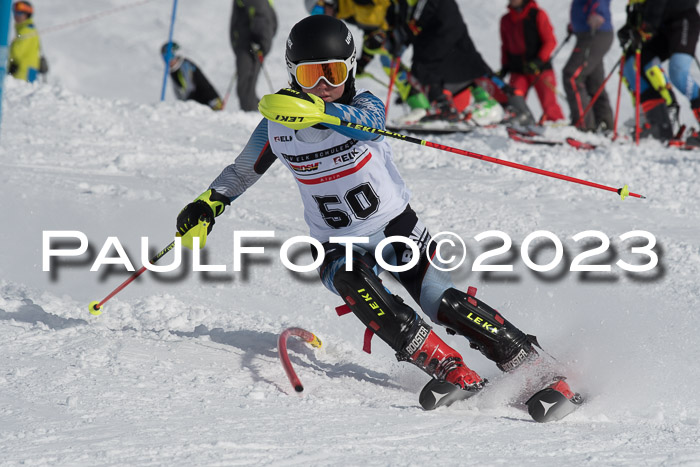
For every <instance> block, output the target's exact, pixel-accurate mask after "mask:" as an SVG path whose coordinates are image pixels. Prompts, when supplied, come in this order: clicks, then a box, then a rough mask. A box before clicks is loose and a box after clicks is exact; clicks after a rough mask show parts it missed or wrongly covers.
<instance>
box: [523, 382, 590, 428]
mask: <svg viewBox="0 0 700 467" xmlns="http://www.w3.org/2000/svg"><path fill="white" fill-rule="evenodd" d="M565 379H566V378H564V377H562V376H559V377H557V378H555V381H554V382H553V383H552V384H550V385H549V386H547V387H546V388H544V389H542V390H540V391H537V392H536V393H535V394H533V395H532V397H530V398H529V399H528V400H527V402H526V404H527V411H528V413H529V414H530V416H531V417H532V419H533V420H535V421H536V422H540V423H546V422H554V421H557V420H561V419H562V418H564V417H566V416H567V415H569V414H570V413H572V412H573V411H574V410H576V409H577V408H579V406H580V405H581V404H583V397H582V396H581V394H579V393H577V392H573V391H572V390H571V388H570V387H569V384H568V383H567V382H566V381H565Z"/></svg>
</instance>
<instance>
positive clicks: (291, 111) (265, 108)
mask: <svg viewBox="0 0 700 467" xmlns="http://www.w3.org/2000/svg"><path fill="white" fill-rule="evenodd" d="M299 94H301V93H300V92H299V91H295V90H293V89H285V90H282V91H280V92H278V93H276V94H268V95H266V96H263V98H262V99H260V103H259V104H258V110H260V113H261V114H263V116H264V117H265V118H267V119H269V120H271V121H277V122H280V123H281V124H282V125H284V126H286V127H288V128H292V129H301V128H307V127H309V126H312V125H315V124H318V123H323V124H328V125H337V126H344V127H346V128H350V129H353V130H359V131H364V132H367V133H372V134H377V135H382V136H387V137H389V138H395V139H399V140H401V141H407V142H409V143H413V144H419V145H421V146H429V147H431V148H435V149H440V150H443V151H447V152H453V153H455V154H460V155H462V156H467V157H472V158H474V159H479V160H483V161H486V162H492V163H494V164H500V165H505V166H507V167H512V168H515V169H520V170H524V171H526V172H532V173H536V174H540V175H546V176H547V177H552V178H558V179H560V180H566V181H568V182H573V183H578V184H581V185H587V186H590V187H593V188H598V189H600V190H606V191H612V192H615V193H617V194H619V195H620V197H621V198H622V199H623V200H624V199H625V198H626V197H627V196H632V197H635V198H644V196H642V195H640V194H637V193H630V191H629V188H628V187H627V185H625V186H623V187H622V188H613V187H609V186H605V185H601V184H599V183H593V182H589V181H587V180H581V179H579V178H574V177H569V176H568V175H562V174H558V173H556V172H550V171H548V170H542V169H538V168H535V167H530V166H527V165H523V164H518V163H516V162H510V161H507V160H502V159H496V158H494V157H489V156H485V155H483V154H478V153H475V152H471V151H465V150H463V149H457V148H453V147H450V146H445V145H443V144H437V143H431V142H430V141H426V140H424V139H418V138H414V137H412V136H407V135H402V134H400V133H394V132H393V131H388V130H384V129H381V128H373V127H370V126H365V125H362V124H361V123H351V122H348V121H345V120H341V119H340V118H338V117H336V116H333V115H328V114H327V113H324V112H323V111H322V110H319V107H318V105H317V104H316V102H314V101H313V100H312V99H300V98H298V95H299ZM317 99H318V98H317Z"/></svg>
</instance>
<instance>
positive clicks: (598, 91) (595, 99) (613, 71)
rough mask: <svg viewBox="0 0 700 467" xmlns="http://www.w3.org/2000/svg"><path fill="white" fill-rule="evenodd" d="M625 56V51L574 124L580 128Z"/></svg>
mask: <svg viewBox="0 0 700 467" xmlns="http://www.w3.org/2000/svg"><path fill="white" fill-rule="evenodd" d="M624 56H625V55H624V53H623V55H622V56H621V57H620V58H619V59H618V60H617V62H615V65H613V67H612V70H610V73H608V76H606V77H605V79H604V80H603V84H601V85H600V87H599V88H598V90H597V91H596V92H595V94H594V95H593V97H591V100H590V102H588V105H587V106H586V108H585V110H584V111H583V113H582V114H581V116H580V117H579V119H578V121H577V122H576V124H574V126H575V127H576V128H580V126H581V124H582V123H583V119H584V118H585V117H586V114H587V113H588V112H589V111H590V110H591V108H593V104H595V102H596V101H597V100H598V98H599V97H600V95H601V94H602V93H603V91H604V90H605V84H606V83H607V82H608V80H609V79H610V77H611V76H612V75H613V73H615V70H616V69H617V67H618V66H620V64H621V63H622V60H623V58H624Z"/></svg>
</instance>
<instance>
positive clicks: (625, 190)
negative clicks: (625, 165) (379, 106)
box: [326, 116, 646, 200]
mask: <svg viewBox="0 0 700 467" xmlns="http://www.w3.org/2000/svg"><path fill="white" fill-rule="evenodd" d="M326 122H327V123H330V124H332V125H340V126H345V127H348V128H352V129H354V130H361V131H366V132H368V133H375V134H378V135H382V136H387V137H389V138H395V139H399V140H401V141H407V142H409V143H414V144H420V145H421V146H428V147H431V148H435V149H440V150H442V151H447V152H453V153H455V154H459V155H462V156H467V157H471V158H474V159H479V160H482V161H486V162H492V163H494V164H499V165H505V166H506V167H512V168H514V169H520V170H524V171H525V172H532V173H536V174H540V175H545V176H547V177H552V178H558V179H559V180H566V181H567V182H573V183H578V184H580V185H586V186H590V187H593V188H598V189H600V190H605V191H612V192H614V193H617V194H618V195H620V197H621V198H622V199H623V200H624V199H625V198H626V197H627V196H632V197H634V198H646V196H643V195H640V194H637V193H632V192H630V191H629V188H628V186H627V185H625V186H623V187H622V188H613V187H610V186H606V185H601V184H599V183H594V182H589V181H587V180H582V179H580V178H574V177H569V176H568V175H562V174H559V173H556V172H550V171H549V170H543V169H538V168H536V167H530V166H529V165H524V164H518V163H517V162H511V161H507V160H503V159H496V158H495V157H489V156H485V155H483V154H478V153H476V152H471V151H465V150H463V149H457V148H453V147H451V146H445V145H444V144H438V143H432V142H430V141H426V140H424V139H418V138H414V137H412V136H408V135H403V134H400V133H394V132H393V131H388V130H382V129H380V128H372V127H367V126H364V125H361V124H359V123H350V122H346V121H343V120H340V119H339V118H337V117H330V116H329V119H328V120H326Z"/></svg>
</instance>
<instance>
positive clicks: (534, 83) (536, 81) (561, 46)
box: [530, 32, 573, 87]
mask: <svg viewBox="0 0 700 467" xmlns="http://www.w3.org/2000/svg"><path fill="white" fill-rule="evenodd" d="M571 36H573V33H572V32H569V33H567V34H566V37H565V38H564V42H562V43H561V44H559V47H557V49H556V50H555V51H554V52H552V55H550V56H549V60H547V61H546V62H545V66H546V65H548V64H551V63H552V60H554V57H556V56H557V54H558V53H559V51H561V49H562V48H564V46H565V45H566V43H567V42H569V39H571ZM541 77H542V73H537V76H536V77H535V80H534V81H533V82H532V84H531V85H530V87H535V85H536V84H537V83H538V82H539V81H540V78H541Z"/></svg>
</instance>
